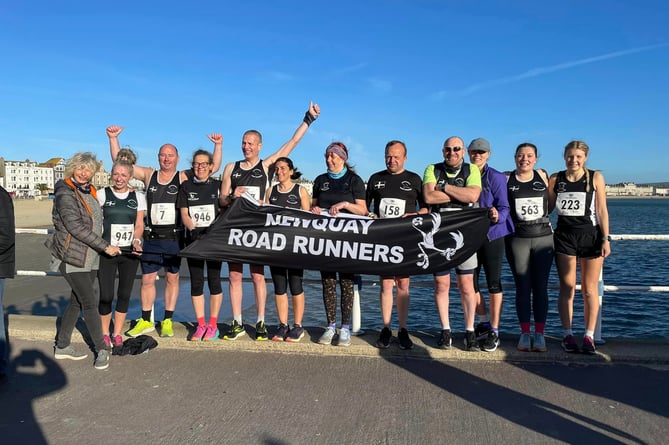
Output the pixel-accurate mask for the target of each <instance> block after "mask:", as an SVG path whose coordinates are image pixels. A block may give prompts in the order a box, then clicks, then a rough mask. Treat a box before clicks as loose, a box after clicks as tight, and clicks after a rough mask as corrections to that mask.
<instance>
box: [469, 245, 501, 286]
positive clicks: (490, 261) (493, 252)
mask: <svg viewBox="0 0 669 445" xmlns="http://www.w3.org/2000/svg"><path fill="white" fill-rule="evenodd" d="M476 258H477V260H478V266H477V267H476V270H475V271H474V291H475V292H480V289H479V275H480V274H481V266H483V270H484V271H485V280H486V284H487V285H488V293H489V294H499V293H501V292H502V261H503V260H504V238H497V239H496V240H494V241H489V242H487V243H485V244H483V246H481V248H480V249H479V250H478V251H477V252H476Z"/></svg>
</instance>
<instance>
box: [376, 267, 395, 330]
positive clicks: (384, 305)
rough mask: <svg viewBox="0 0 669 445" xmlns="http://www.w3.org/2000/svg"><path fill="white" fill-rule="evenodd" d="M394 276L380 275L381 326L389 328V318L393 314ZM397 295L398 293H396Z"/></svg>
mask: <svg viewBox="0 0 669 445" xmlns="http://www.w3.org/2000/svg"><path fill="white" fill-rule="evenodd" d="M394 285H395V278H394V277H381V294H380V300H381V301H380V303H381V319H382V320H383V326H384V327H386V328H389V329H390V319H391V317H392V315H393V287H394ZM398 296H399V295H398Z"/></svg>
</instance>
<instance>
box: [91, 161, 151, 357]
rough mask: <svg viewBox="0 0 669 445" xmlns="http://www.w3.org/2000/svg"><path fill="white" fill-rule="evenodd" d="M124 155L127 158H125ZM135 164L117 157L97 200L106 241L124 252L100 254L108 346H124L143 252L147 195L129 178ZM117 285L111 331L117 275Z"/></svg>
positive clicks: (100, 272) (103, 326)
mask: <svg viewBox="0 0 669 445" xmlns="http://www.w3.org/2000/svg"><path fill="white" fill-rule="evenodd" d="M123 159H125V158H123ZM132 175H133V166H132V164H129V163H127V162H126V161H119V160H118V158H117V161H116V162H115V163H114V165H113V166H112V174H111V181H112V184H111V186H109V187H105V188H103V189H102V190H99V191H98V202H99V203H100V206H102V214H103V216H104V218H103V221H104V230H103V232H102V237H103V238H104V239H105V241H107V242H109V243H111V244H112V245H114V246H118V247H120V248H121V250H122V251H123V253H124V254H125V255H118V256H114V257H109V256H105V255H102V256H101V257H100V269H99V270H98V282H99V284H100V304H99V308H98V309H99V311H100V317H101V318H102V334H103V338H104V342H105V346H106V347H108V348H111V347H112V346H115V347H120V346H123V337H122V336H121V333H122V332H123V327H124V325H125V318H126V315H127V313H128V306H129V304H130V296H131V294H132V286H133V284H134V283H135V275H137V267H138V266H139V255H140V254H141V252H142V235H143V234H144V213H145V212H146V198H145V196H144V193H141V192H137V191H135V190H131V189H130V188H129V187H128V181H130V180H131V179H132ZM117 274H118V288H117V299H116V308H115V311H114V332H113V334H111V335H110V324H111V318H112V316H111V312H112V302H113V300H114V288H115V287H116V286H115V282H116V275H117Z"/></svg>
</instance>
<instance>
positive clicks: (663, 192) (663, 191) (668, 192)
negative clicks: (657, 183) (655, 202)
mask: <svg viewBox="0 0 669 445" xmlns="http://www.w3.org/2000/svg"><path fill="white" fill-rule="evenodd" d="M655 194H656V195H657V196H669V188H659V187H658V188H656V189H655Z"/></svg>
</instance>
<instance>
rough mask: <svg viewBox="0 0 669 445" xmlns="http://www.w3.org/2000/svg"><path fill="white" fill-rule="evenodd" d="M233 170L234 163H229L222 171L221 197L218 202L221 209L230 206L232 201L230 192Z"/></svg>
mask: <svg viewBox="0 0 669 445" xmlns="http://www.w3.org/2000/svg"><path fill="white" fill-rule="evenodd" d="M233 168H235V163H234V162H230V163H229V164H228V165H226V166H225V169H223V175H222V178H221V195H220V196H219V202H220V204H221V207H228V206H229V205H231V204H232V199H231V197H230V194H231V193H232V192H233V190H232V169H233Z"/></svg>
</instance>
